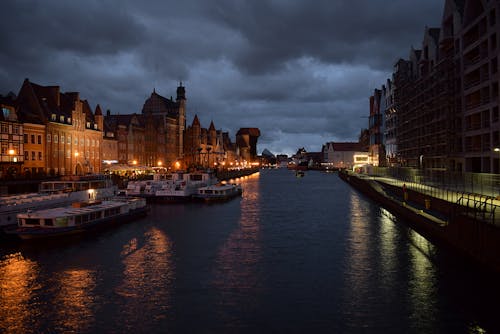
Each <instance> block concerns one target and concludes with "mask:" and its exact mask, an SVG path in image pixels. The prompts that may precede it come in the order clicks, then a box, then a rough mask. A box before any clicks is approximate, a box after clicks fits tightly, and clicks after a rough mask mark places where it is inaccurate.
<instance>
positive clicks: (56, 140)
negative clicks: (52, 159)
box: [54, 135, 59, 143]
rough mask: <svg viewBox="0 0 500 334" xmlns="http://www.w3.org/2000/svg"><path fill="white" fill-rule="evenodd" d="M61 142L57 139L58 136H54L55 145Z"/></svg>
mask: <svg viewBox="0 0 500 334" xmlns="http://www.w3.org/2000/svg"><path fill="white" fill-rule="evenodd" d="M58 142H59V138H57V135H54V143H58Z"/></svg>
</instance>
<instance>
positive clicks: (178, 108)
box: [142, 83, 187, 166]
mask: <svg viewBox="0 0 500 334" xmlns="http://www.w3.org/2000/svg"><path fill="white" fill-rule="evenodd" d="M176 93H177V97H176V99H175V101H174V100H173V99H172V98H170V99H167V98H165V97H163V96H161V95H159V94H158V93H156V91H155V90H153V93H151V96H150V97H149V98H148V99H147V100H146V101H145V102H144V106H143V107H142V116H143V117H145V119H144V124H145V127H146V128H147V131H146V133H145V136H146V137H145V144H146V155H145V158H146V161H145V164H146V165H148V166H155V165H157V164H158V162H162V164H164V165H165V166H173V165H174V164H175V163H176V162H178V161H180V160H181V159H182V158H183V155H184V131H185V129H186V101H187V100H186V89H185V87H184V86H182V83H180V84H179V86H178V87H177V91H176ZM158 149H159V150H158Z"/></svg>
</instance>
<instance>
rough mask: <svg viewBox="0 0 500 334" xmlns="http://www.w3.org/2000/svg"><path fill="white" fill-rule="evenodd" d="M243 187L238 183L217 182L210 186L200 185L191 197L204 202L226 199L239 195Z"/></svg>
mask: <svg viewBox="0 0 500 334" xmlns="http://www.w3.org/2000/svg"><path fill="white" fill-rule="evenodd" d="M242 193H243V189H242V188H241V186H240V185H238V184H230V183H224V184H222V183H219V184H214V185H211V186H206V187H201V188H199V189H198V192H197V193H196V194H195V195H193V198H196V199H201V200H204V201H206V202H212V201H226V200H229V199H231V198H233V197H236V196H240V195H241V194H242Z"/></svg>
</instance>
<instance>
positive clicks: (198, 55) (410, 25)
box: [0, 0, 444, 154]
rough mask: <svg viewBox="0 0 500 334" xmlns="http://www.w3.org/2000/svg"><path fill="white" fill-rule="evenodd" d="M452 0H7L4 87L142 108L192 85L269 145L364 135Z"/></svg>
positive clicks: (228, 126) (223, 117)
mask: <svg viewBox="0 0 500 334" xmlns="http://www.w3.org/2000/svg"><path fill="white" fill-rule="evenodd" d="M443 6H444V1H424V2H422V1H420V2H417V1H409V0H408V1H398V2H397V3H385V2H377V1H375V2H374V1H354V2H352V1H351V2H345V1H336V2H326V1H325V2H323V1H321V2H316V3H315V6H311V5H310V4H309V3H307V2H305V1H294V2H291V3H290V2H284V1H276V2H251V3H249V2H243V1H241V2H232V1H231V2H229V1H228V2H218V3H217V4H216V5H213V4H206V3H198V2H194V1H188V2H183V3H182V4H180V3H172V4H170V3H160V2H158V3H156V2H147V3H141V4H137V3H134V2H120V3H119V4H115V3H113V2H109V1H108V2H104V3H100V2H89V3H85V4H83V3H82V4H76V3H75V4H68V3H59V2H57V1H54V2H52V1H49V2H44V3H43V5H42V4H41V3H37V2H29V1H28V2H6V3H5V4H4V6H3V8H4V10H5V11H6V12H8V13H11V15H8V17H7V18H5V19H4V20H3V21H2V23H0V25H1V26H2V33H1V34H2V41H3V42H4V45H6V47H5V50H6V52H4V53H2V55H0V64H1V65H0V66H1V67H0V79H1V80H0V93H1V94H6V93H8V92H9V91H12V92H14V93H16V94H17V92H18V90H19V88H20V86H21V83H22V82H23V80H24V78H26V77H27V78H29V79H30V80H32V81H34V82H38V83H40V84H43V85H60V86H61V88H62V89H63V90H64V91H78V92H80V93H81V96H82V98H84V99H87V100H88V101H89V103H90V104H91V106H92V107H95V106H96V105H97V104H100V105H101V107H102V108H103V109H110V110H111V112H112V113H114V114H118V113H119V114H130V113H134V112H135V113H140V111H141V109H142V106H143V103H144V101H145V99H146V98H147V97H148V96H149V95H150V94H151V92H152V91H153V90H156V91H157V92H158V93H159V94H162V95H164V96H168V95H169V94H170V95H171V94H172V93H171V92H172V91H173V90H174V88H175V87H176V86H177V85H178V83H179V82H180V81H182V83H183V85H184V86H185V87H186V95H187V99H188V103H187V112H186V115H187V122H188V124H189V123H190V122H191V121H192V120H193V117H194V115H198V117H199V118H200V121H201V122H202V124H209V123H210V121H212V120H213V121H214V123H215V124H216V126H217V127H218V129H219V128H220V129H222V130H223V131H229V132H230V134H231V135H233V136H234V134H235V133H236V131H237V129H238V128H240V127H258V128H259V129H261V132H262V136H261V138H260V139H259V148H258V149H259V153H260V152H261V151H262V150H263V149H265V148H268V149H269V150H270V151H272V152H273V153H286V154H292V153H294V152H295V151H296V149H297V148H298V147H302V146H304V147H305V148H306V150H308V151H319V150H320V149H321V145H322V144H323V143H325V142H327V141H332V140H334V141H352V140H357V136H358V135H359V131H360V130H361V128H365V127H367V119H366V118H365V116H366V115H367V114H368V111H369V103H368V100H369V96H370V94H371V93H372V92H373V89H374V88H377V87H380V85H381V84H383V83H384V82H385V80H386V79H387V78H388V77H390V75H391V72H392V68H393V65H394V64H395V62H396V61H397V59H399V58H406V57H407V56H408V53H409V50H410V48H411V47H412V46H414V47H416V48H418V47H419V45H420V43H421V40H422V36H423V32H424V29H425V26H439V24H440V16H441V15H442V9H443Z"/></svg>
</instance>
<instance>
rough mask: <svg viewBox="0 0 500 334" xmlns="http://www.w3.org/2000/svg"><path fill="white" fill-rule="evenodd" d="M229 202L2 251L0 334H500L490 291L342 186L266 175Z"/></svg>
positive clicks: (480, 276) (475, 275) (157, 212)
mask: <svg viewBox="0 0 500 334" xmlns="http://www.w3.org/2000/svg"><path fill="white" fill-rule="evenodd" d="M238 181H240V182H242V184H243V187H244V195H243V197H242V198H241V199H235V200H232V201H230V202H227V203H223V204H215V205H204V204H200V203H192V204H178V205H155V206H153V207H152V210H151V214H150V216H149V217H147V218H145V219H142V220H140V221H135V222H131V223H129V224H126V225H123V226H121V227H119V228H117V229H114V230H107V231H102V232H99V233H96V234H92V235H89V236H82V237H77V238H72V239H67V240H62V241H59V242H56V243H55V242H50V243H48V242H44V243H37V244H30V243H10V244H4V245H2V248H1V251H0V332H2V331H5V332H21V333H23V332H26V333H39V332H51V333H52V332H77V333H81V332H111V333H123V332H129V331H130V332H140V333H151V332H166V331H170V332H182V333H200V332H202V333H222V332H224V333H235V332H249V333H254V332H276V333H280V332H287V333H289V332H309V333H313V332H316V333H317V332H341V333H346V332H347V333H351V332H353V333H358V332H380V333H467V332H471V333H475V332H480V330H482V329H484V330H486V331H487V332H489V333H490V332H491V333H494V332H498V331H500V325H499V322H498V321H497V317H498V316H497V314H496V307H495V305H496V302H497V301H498V300H499V299H498V297H500V293H499V289H498V286H497V285H498V283H497V282H495V279H492V278H491V277H488V276H486V275H485V274H484V273H479V272H477V271H475V269H474V268H472V267H470V266H468V265H466V264H464V263H461V261H460V260H457V259H456V258H455V257H454V256H452V255H451V254H448V253H446V252H445V251H443V250H441V249H438V248H436V247H435V246H433V245H432V244H430V243H429V242H427V241H426V240H425V239H424V238H422V237H421V236H419V235H418V234H417V233H415V232H413V231H411V230H410V229H408V228H407V227H406V226H405V224H404V222H400V221H398V220H397V219H396V218H395V217H394V216H393V215H391V214H390V213H389V212H388V211H386V210H384V209H383V208H380V207H378V206H377V205H375V204H374V203H372V202H371V201H369V200H368V199H366V198H365V197H363V196H362V195H361V194H359V193H358V192H356V191H355V190H353V189H351V188H350V187H349V186H348V185H346V184H345V183H343V182H342V181H341V180H340V179H339V178H338V177H337V175H336V174H325V173H320V172H307V173H306V176H305V177H304V178H300V179H299V178H296V177H295V175H294V173H293V172H290V171H287V170H263V171H261V172H260V174H257V175H253V176H251V177H247V178H244V179H241V180H238Z"/></svg>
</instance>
